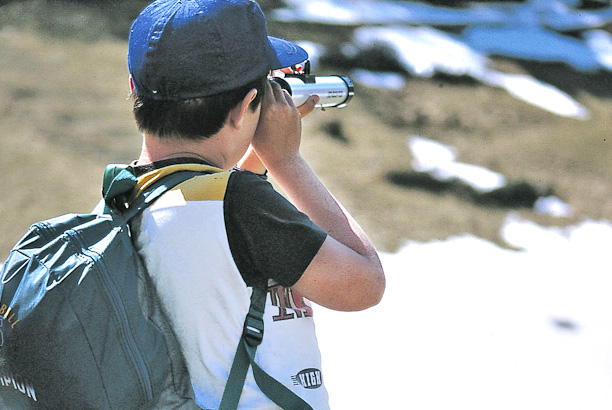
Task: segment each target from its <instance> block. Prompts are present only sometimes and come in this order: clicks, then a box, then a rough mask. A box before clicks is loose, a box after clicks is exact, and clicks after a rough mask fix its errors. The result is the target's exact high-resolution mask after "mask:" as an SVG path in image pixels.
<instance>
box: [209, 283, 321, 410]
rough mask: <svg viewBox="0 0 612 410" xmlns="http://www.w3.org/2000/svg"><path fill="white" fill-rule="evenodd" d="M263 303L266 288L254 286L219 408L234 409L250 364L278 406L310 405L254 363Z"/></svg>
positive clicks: (300, 409) (300, 408)
mask: <svg viewBox="0 0 612 410" xmlns="http://www.w3.org/2000/svg"><path fill="white" fill-rule="evenodd" d="M265 306H266V290H265V289H261V288H258V287H254V288H253V294H252V295H251V306H250V307H249V313H248V314H247V317H246V319H245V321H244V329H243V332H242V336H241V337H240V341H239V342H238V348H237V349H236V355H235V357H234V362H233V363H232V368H231V370H230V374H229V377H228V379H227V383H226V385H225V390H224V391H223V397H222V398H221V404H220V405H219V410H235V409H236V408H237V407H238V402H239V401H240V395H241V394H242V389H243V386H244V381H245V379H246V375H247V372H248V370H249V366H251V367H252V368H253V376H254V377H255V382H256V383H257V386H258V387H259V389H260V390H261V391H262V392H263V393H264V394H265V395H266V396H267V397H268V398H269V399H270V400H272V401H273V402H274V403H276V404H277V405H278V406H280V407H282V408H284V409H292V410H312V407H311V406H310V405H309V404H308V403H306V402H305V401H304V400H303V399H302V398H301V397H299V396H298V395H296V394H295V393H294V392H292V391H291V390H290V389H289V388H287V387H286V386H285V385H284V384H282V383H281V382H279V381H278V380H276V379H275V378H273V377H272V376H270V375H269V374H268V373H266V372H265V371H264V370H263V369H262V368H261V367H259V365H258V364H257V363H255V353H256V352H257V347H258V346H259V345H260V344H261V341H262V340H263V333H264V321H263V315H264V310H265Z"/></svg>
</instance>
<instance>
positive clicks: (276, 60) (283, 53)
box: [268, 36, 308, 70]
mask: <svg viewBox="0 0 612 410" xmlns="http://www.w3.org/2000/svg"><path fill="white" fill-rule="evenodd" d="M268 41H269V42H270V45H271V46H272V50H273V51H274V56H271V60H272V61H270V64H271V67H270V70H278V69H280V68H285V67H290V66H292V65H294V64H299V63H302V62H304V61H306V60H308V53H307V52H306V50H304V49H303V48H302V47H300V46H298V45H297V44H295V43H292V42H291V41H287V40H283V39H281V38H277V37H272V36H268Z"/></svg>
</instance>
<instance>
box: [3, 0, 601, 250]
mask: <svg viewBox="0 0 612 410" xmlns="http://www.w3.org/2000/svg"><path fill="white" fill-rule="evenodd" d="M19 7H21V11H20V10H19V9H18V8H19ZM24 7H26V8H25V9H24ZM27 7H30V9H27ZM32 8H38V9H39V10H41V9H42V8H44V6H43V2H40V1H35V2H33V3H31V4H29V5H28V3H25V5H23V4H9V5H8V6H5V7H4V8H3V12H4V11H5V10H7V13H6V14H4V17H2V16H0V56H1V58H0V133H1V134H0V172H1V175H2V183H1V187H2V193H3V195H2V197H0V232H1V233H2V235H1V236H0V259H2V260H3V259H4V258H5V257H6V256H7V255H8V252H9V250H10V247H11V246H12V245H13V244H14V243H15V242H16V241H17V240H18V239H19V237H20V236H21V235H22V234H23V233H24V232H25V230H26V229H27V227H28V226H29V225H30V224H31V223H32V222H35V221H37V220H40V219H43V218H48V217H51V216H55V215H58V214H61V213H65V212H87V211H89V210H90V209H91V207H93V205H94V204H95V203H96V202H97V201H98V199H99V196H100V193H99V192H100V181H101V176H102V172H103V169H104V166H105V165H106V164H107V163H111V162H128V161H130V160H131V159H133V158H134V157H135V156H136V155H137V153H138V149H139V145H140V136H139V135H138V133H137V131H136V129H135V127H134V125H133V121H132V118H131V113H130V103H129V101H127V98H126V97H127V95H128V91H129V89H128V85H127V84H128V83H127V69H126V65H125V56H126V43H125V40H124V39H121V38H118V37H117V36H116V35H113V34H108V33H104V34H102V35H99V36H92V35H91V30H92V29H91V27H95V28H96V30H98V32H100V31H102V32H103V31H104V30H105V28H104V24H103V23H100V21H99V20H100V19H98V18H97V17H96V15H95V13H94V14H93V15H92V14H88V12H87V11H86V9H85V8H82V7H77V6H74V4H71V5H70V6H66V9H63V10H70V11H71V13H72V14H71V15H72V16H73V19H72V20H70V19H69V20H70V21H71V22H72V23H70V24H72V26H71V27H73V28H74V30H73V33H72V35H68V34H66V33H69V32H70V30H69V29H67V28H65V27H64V28H62V27H60V29H61V30H63V31H61V33H60V34H61V35H49V28H45V27H41V25H40V24H38V23H32V22H31V21H30V20H22V19H20V18H17V17H19V16H20V15H22V14H24V10H30V11H32ZM15 10H17V11H15ZM16 16H17V17H16ZM11 19H12V20H11ZM24 21H25V23H24ZM58 24H59V23H58ZM62 24H65V23H62ZM66 24H67V23H66ZM84 28H89V29H90V30H89V31H87V32H88V33H89V34H88V35H86V36H81V35H78V32H79V30H84ZM270 29H271V31H272V32H273V33H274V34H276V35H281V36H283V35H285V36H286V37H287V38H290V39H294V40H298V39H302V38H306V39H308V40H315V39H319V40H320V41H321V42H323V43H325V42H332V41H337V39H338V38H341V37H342V36H346V33H344V32H343V31H342V32H341V30H340V29H338V28H327V29H323V28H320V27H316V30H313V27H305V26H292V27H287V26H286V25H282V24H271V27H270ZM56 30H59V29H56ZM273 30H276V31H273ZM496 64H497V66H498V68H499V69H500V70H505V71H511V72H521V73H529V74H531V75H533V76H535V77H536V78H539V79H542V80H544V81H547V82H550V83H551V84H553V85H555V86H557V87H559V88H560V89H562V90H563V91H565V92H567V93H569V94H570V95H572V96H573V97H574V98H575V99H577V100H578V101H579V102H580V103H582V104H583V105H584V106H586V107H587V108H588V109H589V110H590V113H591V117H590V119H589V120H584V121H581V120H575V119H568V118H563V117H560V116H557V115H554V114H551V113H549V112H547V111H544V110H542V109H540V108H537V107H534V106H531V105H529V104H527V103H525V102H522V101H519V100H517V99H515V98H514V97H512V96H510V95H509V94H508V93H506V92H505V91H503V90H500V89H494V88H490V87H486V86H483V85H480V84H477V83H474V82H471V81H467V80H465V79H460V80H457V79H449V78H433V79H419V78H408V81H407V83H406V86H405V88H404V89H403V90H401V91H380V90H375V89H369V88H367V87H364V86H361V87H360V86H359V85H357V86H356V97H355V98H354V100H353V101H352V102H351V103H350V104H349V106H348V107H346V108H344V109H328V110H326V111H324V112H321V111H318V112H315V113H314V114H312V115H311V116H309V117H308V118H306V119H305V121H304V138H303V152H304V155H305V156H306V158H307V159H308V160H309V161H310V163H311V164H312V166H313V168H315V170H316V171H317V172H318V173H319V174H320V176H321V178H322V179H323V180H324V182H325V183H326V184H327V185H328V186H329V188H330V189H331V190H332V192H334V194H335V195H336V196H337V197H338V198H339V199H340V200H341V201H342V202H343V203H344V204H345V206H346V207H347V208H348V209H349V210H350V211H351V212H352V213H353V214H354V215H355V217H356V218H357V219H358V220H359V221H360V222H361V223H362V224H363V225H364V226H365V228H366V230H367V231H368V232H369V233H370V234H371V236H372V237H373V239H374V241H375V242H376V244H377V246H378V247H379V248H380V249H381V250H385V251H394V250H396V249H397V248H398V247H399V246H401V245H402V244H403V243H404V242H405V241H407V240H418V241H428V240H434V239H444V238H447V237H449V236H454V235H460V234H463V233H470V234H473V235H476V236H479V237H483V238H486V239H489V240H492V241H494V242H498V243H501V239H500V237H499V229H500V227H501V226H502V224H503V221H504V219H505V218H506V216H507V215H508V213H510V212H520V213H521V215H522V216H523V217H525V218H528V219H533V220H536V221H537V222H539V223H542V224H551V225H566V224H570V223H575V222H577V221H580V220H583V219H608V220H612V201H611V200H610V198H611V197H612V180H611V178H610V166H611V164H612V149H611V145H610V144H611V143H612V141H611V139H610V136H609V135H610V132H611V131H612V100H611V97H612V87H610V85H611V84H612V81H611V76H610V75H608V74H602V73H599V74H593V75H585V74H580V73H577V72H574V71H573V70H571V69H569V68H568V67H565V66H562V65H546V64H536V63H525V62H517V61H508V60H501V59H499V60H497V61H496ZM343 70H346V68H345V67H332V66H326V67H321V72H327V73H332V72H333V73H337V74H346V72H344V71H343ZM413 135H419V136H422V137H425V138H430V139H433V140H436V141H440V142H442V143H444V144H448V145H450V146H453V147H455V148H456V149H457V151H458V160H460V161H462V162H467V163H472V164H476V165H481V166H484V167H487V168H489V169H491V170H493V171H497V172H500V173H502V174H504V175H505V176H506V177H507V178H508V180H509V181H510V182H512V183H528V184H530V185H533V186H537V187H541V188H542V189H546V190H549V191H550V192H552V193H554V194H555V195H557V196H558V197H560V198H561V199H562V200H564V201H565V202H567V203H568V204H570V205H571V206H572V207H573V209H574V216H573V217H570V218H555V217H550V216H541V215H537V214H535V213H534V212H533V211H532V210H531V209H530V208H525V207H517V206H503V205H499V204H498V205H495V206H491V205H483V204H479V203H477V202H476V201H474V200H473V198H470V197H469V196H467V195H465V193H464V192H461V191H454V190H442V191H440V190H436V189H432V187H428V186H415V185H410V186H408V185H406V184H402V183H401V180H400V179H398V178H394V177H393V176H394V175H396V176H397V175H398V174H399V175H402V174H403V173H409V172H410V171H411V161H412V157H411V153H410V150H409V149H408V146H407V143H406V141H407V138H408V137H410V136H413Z"/></svg>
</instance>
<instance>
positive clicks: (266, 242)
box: [224, 171, 327, 287]
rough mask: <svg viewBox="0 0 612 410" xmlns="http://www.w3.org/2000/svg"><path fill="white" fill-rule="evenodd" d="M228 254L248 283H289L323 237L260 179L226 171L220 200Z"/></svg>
mask: <svg viewBox="0 0 612 410" xmlns="http://www.w3.org/2000/svg"><path fill="white" fill-rule="evenodd" d="M224 218H225V226H226V230H227V236H228V241H229V245H230V250H231V252H232V256H233V258H234V261H235V262H236V265H237V267H238V269H239V270H240V272H241V274H242V276H243V278H244V280H245V282H246V283H247V285H249V286H254V285H255V284H263V285H266V284H267V280H268V279H273V280H274V281H276V282H277V283H278V284H280V285H282V286H285V287H290V286H293V285H294V284H295V283H296V282H297V281H298V280H299V279H300V277H301V276H302V274H303V273H304V271H305V270H306V268H307V267H308V265H309V264H310V262H311V261H312V259H313V258H314V257H315V255H316V254H317V252H318V251H319V249H320V248H321V245H323V242H324V241H325V238H326V237H327V233H326V232H325V231H323V230H322V229H321V228H319V227H318V226H317V225H316V224H315V223H314V222H312V221H311V220H310V218H308V216H307V215H305V214H304V213H302V212H300V211H299V210H298V209H297V208H295V206H293V205H292V204H291V203H290V202H289V201H288V200H287V199H286V198H285V197H283V196H282V195H281V194H279V193H278V192H277V191H276V190H274V188H273V187H272V185H271V184H270V183H269V182H267V181H266V180H264V179H262V178H260V177H259V176H257V175H256V174H253V173H251V172H249V171H234V172H232V174H231V176H230V179H229V182H228V187H227V191H226V194H225V198H224Z"/></svg>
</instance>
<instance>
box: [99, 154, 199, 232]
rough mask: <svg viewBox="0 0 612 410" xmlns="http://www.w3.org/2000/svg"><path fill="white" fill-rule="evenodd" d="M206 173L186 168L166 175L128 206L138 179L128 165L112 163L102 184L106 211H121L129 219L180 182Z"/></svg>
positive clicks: (108, 212) (112, 212)
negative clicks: (128, 168) (128, 199)
mask: <svg viewBox="0 0 612 410" xmlns="http://www.w3.org/2000/svg"><path fill="white" fill-rule="evenodd" d="M204 173H206V172H203V171H188V170H185V171H177V172H173V173H172V174H169V175H166V176H164V177H162V178H160V179H159V181H156V182H155V183H154V184H152V185H151V186H150V187H148V188H147V189H146V190H144V191H143V192H142V193H141V194H140V195H138V196H137V197H136V199H134V200H133V201H132V202H131V203H130V204H129V206H128V201H127V198H129V196H130V195H131V194H132V192H133V191H134V188H136V185H137V183H138V180H137V179H136V177H135V176H134V174H132V173H131V172H130V171H128V170H127V167H126V166H121V165H116V164H111V165H109V166H107V167H106V170H105V172H104V181H103V184H102V196H103V197H104V202H105V208H104V213H105V214H116V213H120V214H121V215H122V216H123V218H124V219H125V220H126V221H129V220H131V219H132V218H133V217H135V216H136V215H138V214H139V213H140V212H142V211H144V210H145V209H146V208H147V207H148V206H149V205H151V204H152V203H153V202H155V200H156V199H158V198H159V197H160V196H162V195H163V194H164V193H166V192H168V191H170V190H171V189H172V188H174V187H176V186H177V185H179V184H180V183H182V182H185V181H187V180H188V179H191V178H193V177H195V176H197V175H202V174H204Z"/></svg>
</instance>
